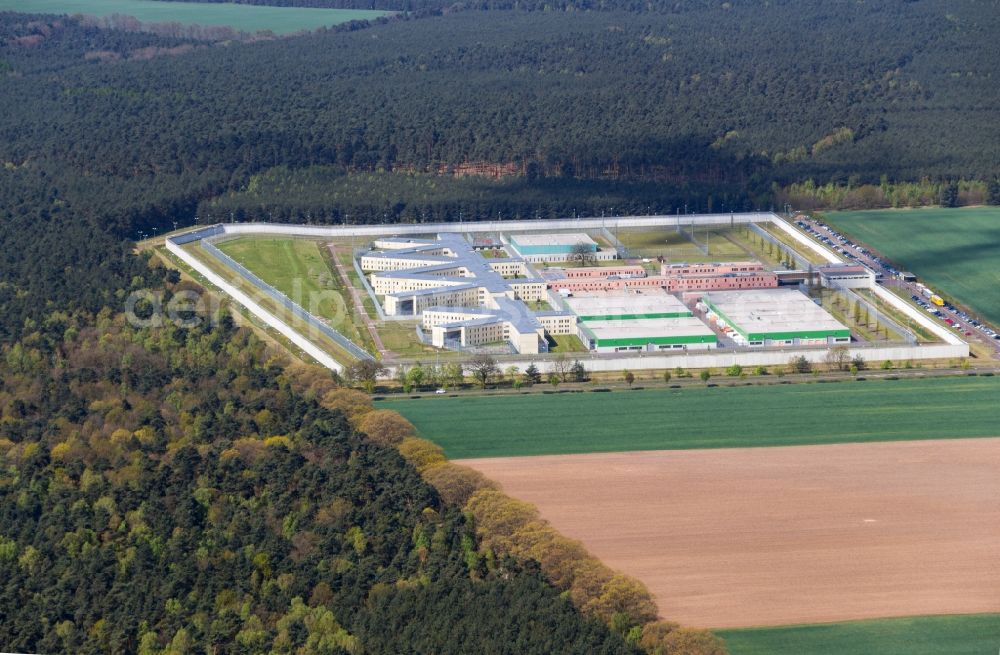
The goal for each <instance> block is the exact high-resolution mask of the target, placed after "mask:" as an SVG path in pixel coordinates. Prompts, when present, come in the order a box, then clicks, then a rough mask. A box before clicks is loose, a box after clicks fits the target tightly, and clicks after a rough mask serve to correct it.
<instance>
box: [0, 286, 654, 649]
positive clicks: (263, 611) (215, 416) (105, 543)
mask: <svg viewBox="0 0 1000 655" xmlns="http://www.w3.org/2000/svg"><path fill="white" fill-rule="evenodd" d="M166 277H167V278H170V277H171V276H169V275H168V276H166ZM167 284H168V286H167V288H165V289H163V291H162V293H165V294H166V298H165V299H166V300H168V299H169V297H170V296H171V294H174V293H178V292H183V291H191V290H196V289H195V288H194V287H192V286H191V285H189V284H187V283H184V282H180V283H171V282H168V283H167ZM61 318H62V325H61V327H62V328H63V333H62V337H61V338H60V339H59V340H58V341H57V342H54V343H45V339H44V338H42V337H41V335H35V334H29V335H27V336H26V338H25V339H24V341H23V342H22V343H18V344H17V345H15V346H13V347H10V348H6V349H5V350H4V353H3V358H2V359H0V526H2V527H0V580H2V582H0V608H2V612H3V616H4V620H3V621H2V622H0V646H2V647H3V649H4V650H12V651H30V652H74V653H125V652H138V653H171V654H183V653H195V652H215V653H226V652H234V653H235V652H275V653H294V652H298V653H362V652H364V653H387V654H389V653H399V652H435V653H456V654H457V653H469V652H493V653H539V654H542V653H556V652H562V653H581V652H592V653H608V654H611V653H632V652H635V651H634V650H633V649H632V648H631V647H628V646H626V644H625V642H624V641H623V639H622V638H621V637H619V636H618V635H616V634H614V633H612V632H610V631H609V630H608V629H607V628H606V627H605V626H604V625H603V624H601V623H599V622H597V621H594V620H592V619H588V618H584V617H582V616H581V615H580V614H579V613H578V612H577V611H576V610H575V609H574V608H573V606H572V605H571V603H570V602H569V600H567V599H566V598H564V597H562V596H560V595H559V593H558V592H557V591H556V590H555V589H553V588H552V587H550V586H548V585H547V584H545V582H544V581H543V580H542V578H541V577H540V575H539V573H538V572H537V570H533V569H532V568H531V567H526V566H524V565H522V564H519V563H517V562H514V561H513V560H509V559H498V558H493V559H490V558H487V557H485V556H483V554H482V553H480V551H479V550H478V549H477V546H476V538H475V533H474V532H473V529H472V524H471V523H470V522H469V521H468V520H467V519H466V518H465V517H464V516H463V515H462V514H461V513H459V511H458V510H457V509H455V508H450V507H447V506H445V505H443V504H442V502H441V501H440V499H439V497H438V495H437V493H436V492H435V491H434V490H433V489H431V488H430V487H429V486H428V485H427V484H426V483H424V482H423V481H422V480H421V478H420V476H419V475H418V474H417V472H416V470H415V469H414V468H413V467H412V466H410V465H409V464H407V463H406V462H405V461H404V460H403V459H402V457H400V455H399V454H398V453H397V452H396V451H395V450H394V449H392V448H390V447H387V446H384V445H380V444H379V443H377V442H374V441H371V440H369V439H366V438H365V437H364V436H363V435H361V434H358V433H356V432H355V431H354V430H353V429H352V427H351V426H350V425H349V424H348V423H347V421H346V420H345V415H344V413H343V411H342V410H340V409H336V408H329V407H324V406H323V404H321V402H320V401H321V397H322V396H323V394H324V391H328V390H332V389H334V388H335V384H334V381H333V379H332V378H331V377H330V376H329V375H326V377H325V380H324V379H322V378H320V379H319V380H318V381H316V379H315V377H314V378H313V382H312V384H311V385H310V386H309V387H308V388H306V387H305V386H304V384H303V383H302V382H301V381H300V380H298V379H297V378H295V376H294V375H292V374H290V373H288V372H287V371H285V370H283V369H282V368H280V367H278V366H276V363H277V360H275V359H274V357H273V354H272V353H270V352H269V351H268V350H267V349H266V348H265V346H264V345H263V344H262V343H261V342H260V341H259V340H258V339H257V338H256V337H254V335H253V334H252V333H251V332H249V331H248V330H246V329H237V328H235V327H234V326H233V324H232V321H231V320H229V319H228V316H225V315H224V316H222V317H221V319H220V320H218V321H215V322H210V321H208V320H207V319H208V317H207V316H199V317H197V318H200V319H202V320H200V322H199V325H197V326H192V327H187V328H184V327H178V326H167V327H162V328H135V327H132V326H130V325H129V324H128V323H127V322H126V321H125V320H124V319H123V318H122V316H121V315H115V314H113V313H111V312H109V311H103V312H102V313H101V314H100V315H98V316H97V317H94V318H87V317H83V316H81V315H76V316H68V315H67V316H62V317H61ZM192 318H195V317H192ZM31 344H38V345H37V346H33V345H31ZM327 399H328V400H329V396H327Z"/></svg>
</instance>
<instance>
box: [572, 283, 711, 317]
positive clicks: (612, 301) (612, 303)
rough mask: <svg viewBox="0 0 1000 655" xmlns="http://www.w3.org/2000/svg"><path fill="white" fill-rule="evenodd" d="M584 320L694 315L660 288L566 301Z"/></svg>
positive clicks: (578, 297)
mask: <svg viewBox="0 0 1000 655" xmlns="http://www.w3.org/2000/svg"><path fill="white" fill-rule="evenodd" d="M564 302H565V303H566V305H567V306H568V307H569V308H570V309H571V310H573V313H574V314H576V315H577V317H578V318H579V319H580V320H581V321H612V320H632V319H654V318H685V317H688V316H693V315H694V314H693V313H692V312H691V310H690V309H688V308H687V306H685V305H684V303H682V302H681V301H680V300H678V299H677V298H676V297H674V296H671V295H670V294H667V293H664V292H663V291H661V290H659V289H655V290H651V291H646V292H643V293H628V294H595V295H586V296H574V297H571V298H566V299H565V301H564Z"/></svg>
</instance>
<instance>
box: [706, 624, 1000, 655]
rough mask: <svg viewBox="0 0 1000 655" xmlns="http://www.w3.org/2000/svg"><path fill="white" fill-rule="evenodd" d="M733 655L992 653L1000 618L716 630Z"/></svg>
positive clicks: (999, 640)
mask: <svg viewBox="0 0 1000 655" xmlns="http://www.w3.org/2000/svg"><path fill="white" fill-rule="evenodd" d="M716 633H717V634H718V635H719V636H720V637H722V638H723V639H725V640H726V644H727V645H728V646H729V650H730V653H732V655H803V654H808V655H993V654H994V653H996V652H997V651H998V649H1000V614H968V615H958V616H917V617H907V618H899V619H880V620H875V621H850V622H846V623H824V624H817V625H796V626H780V627H776V628H750V629H742V630H717V631H716Z"/></svg>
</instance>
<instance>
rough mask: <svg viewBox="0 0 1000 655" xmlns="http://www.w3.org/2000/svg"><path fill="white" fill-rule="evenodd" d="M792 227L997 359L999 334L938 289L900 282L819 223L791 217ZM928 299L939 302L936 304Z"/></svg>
mask: <svg viewBox="0 0 1000 655" xmlns="http://www.w3.org/2000/svg"><path fill="white" fill-rule="evenodd" d="M795 225H796V226H797V227H798V228H799V229H801V230H803V231H804V232H805V233H807V234H808V235H809V236H811V237H812V238H814V239H816V240H817V241H819V242H820V243H823V244H824V245H826V246H827V247H828V248H830V249H832V250H833V251H834V252H836V253H837V254H839V255H840V256H842V257H843V258H844V259H846V260H848V261H850V262H853V263H858V264H863V265H865V266H867V267H868V268H870V269H871V270H872V271H874V272H875V276H876V279H877V280H878V282H879V283H880V284H883V285H885V286H887V287H892V288H895V289H897V290H899V291H900V292H902V293H904V294H906V295H909V297H910V300H911V301H912V302H913V303H914V304H915V305H917V306H919V307H921V308H922V309H923V310H924V311H926V312H927V313H928V314H930V315H932V316H935V317H937V319H938V320H940V321H941V322H942V323H944V324H946V325H948V326H949V327H950V328H951V329H952V330H954V331H955V332H956V334H960V335H962V336H963V337H964V338H965V339H966V340H967V341H977V342H979V343H981V344H983V345H985V346H987V347H989V348H990V350H991V351H992V353H993V356H994V357H1000V331H998V330H997V328H996V327H994V326H992V325H989V324H987V323H986V322H985V321H982V320H980V318H979V317H978V316H976V315H975V314H974V313H972V312H971V311H968V310H966V309H965V308H962V307H958V306H956V305H954V304H953V303H951V302H949V301H948V300H947V299H946V298H944V297H942V296H941V294H940V290H932V289H929V288H928V287H926V286H925V285H923V284H922V283H920V282H913V281H906V280H904V279H902V272H901V271H900V270H899V269H898V268H896V265H894V264H893V263H892V262H889V261H888V260H887V259H885V258H884V257H883V256H882V255H881V254H880V253H878V252H875V251H874V250H872V249H871V248H870V247H868V246H867V245H866V244H860V243H854V242H853V241H851V240H850V239H849V238H847V237H846V236H844V235H843V234H841V233H839V232H837V231H836V230H835V229H834V228H832V227H830V226H829V225H826V224H825V223H824V222H823V221H820V220H817V219H814V218H811V217H809V216H806V215H804V214H799V215H797V216H796V217H795ZM932 298H933V299H936V300H937V301H940V304H939V303H938V302H937V301H935V300H933V299H932Z"/></svg>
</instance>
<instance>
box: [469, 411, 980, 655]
mask: <svg viewBox="0 0 1000 655" xmlns="http://www.w3.org/2000/svg"><path fill="white" fill-rule="evenodd" d="M487 421H488V419H487V420H484V421H483V423H484V424H485V423H487ZM945 429H947V428H945ZM566 432H567V434H572V430H570V429H568V428H567V430H566ZM459 463H462V464H465V465H467V466H471V467H473V468H475V469H477V470H479V471H480V472H482V473H483V474H484V475H486V477H488V478H490V479H492V480H495V481H497V482H499V483H500V485H501V486H502V487H503V490H504V491H505V492H506V493H508V494H510V495H511V496H513V497H515V498H519V499H521V500H524V501H527V502H529V503H532V504H533V505H535V506H536V507H538V509H539V512H540V513H541V516H542V517H543V518H545V519H547V520H548V521H549V522H551V523H552V525H553V527H555V528H556V529H557V530H558V531H559V532H561V533H563V534H565V535H567V536H569V537H571V538H574V539H579V540H580V541H581V542H583V544H584V546H586V547H587V549H588V550H590V551H591V552H592V553H593V554H594V555H596V556H597V557H598V558H600V559H601V560H602V561H604V562H605V563H607V564H608V565H609V566H611V567H612V568H614V569H618V570H621V571H624V572H625V573H628V574H630V575H633V576H635V577H637V578H639V579H640V580H642V581H643V582H644V583H645V584H646V585H647V586H648V587H649V589H650V591H651V592H652V593H653V595H654V596H655V598H656V601H657V605H658V607H659V609H660V612H661V614H662V616H663V617H664V618H667V619H671V620H675V621H678V622H680V623H682V624H687V625H694V626H702V627H710V628H734V627H759V626H766V625H771V626H774V625H789V624H803V623H820V622H827V621H852V620H859V619H875V618H886V617H893V616H926V615H938V614H948V613H955V614H972V613H981V612H998V611H1000V576H998V575H997V570H996V562H997V556H996V544H997V543H998V541H1000V504H998V503H997V502H996V499H997V498H998V497H1000V477H998V476H997V475H996V471H997V469H998V468H1000V439H966V440H933V441H900V442H886V443H865V444H834V445H825V446H796V447H791V448H729V449H722V450H686V451H676V450H675V451H659V452H648V451H646V452H629V453H592V454H587V455H549V456H543V457H502V458H493V459H470V460H463V461H460V462H459ZM998 647H1000V645H998V644H997V643H994V644H993V646H992V649H993V650H986V651H980V652H983V653H992V652H995V649H996V648H998ZM733 652H734V653H739V652H740V651H739V650H734V651H733ZM751 652H767V653H772V652H773V651H770V650H764V649H762V650H759V651H751ZM787 652H789V653H791V652H797V653H808V654H809V655H813V654H814V653H815V651H813V650H811V649H809V648H802V649H800V650H798V651H792V650H790V651H787ZM829 652H837V653H841V652H851V651H844V650H833V651H829ZM853 652H862V653H879V654H881V653H883V651H881V650H878V649H871V650H860V651H853ZM900 652H908V651H900ZM936 652H939V653H952V652H954V651H952V650H951V649H950V648H943V649H941V650H939V651H936Z"/></svg>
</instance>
